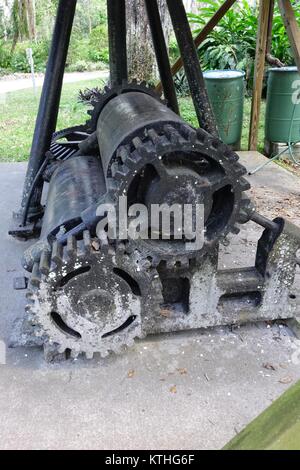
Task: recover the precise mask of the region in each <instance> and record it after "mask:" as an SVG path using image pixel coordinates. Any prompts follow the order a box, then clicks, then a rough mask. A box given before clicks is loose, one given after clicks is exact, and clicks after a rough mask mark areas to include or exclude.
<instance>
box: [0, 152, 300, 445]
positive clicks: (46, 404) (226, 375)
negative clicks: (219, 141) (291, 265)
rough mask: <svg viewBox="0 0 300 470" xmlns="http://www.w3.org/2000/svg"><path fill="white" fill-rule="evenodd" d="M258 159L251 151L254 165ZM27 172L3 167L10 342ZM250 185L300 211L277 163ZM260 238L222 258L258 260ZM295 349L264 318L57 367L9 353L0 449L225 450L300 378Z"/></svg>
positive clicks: (1, 288)
mask: <svg viewBox="0 0 300 470" xmlns="http://www.w3.org/2000/svg"><path fill="white" fill-rule="evenodd" d="M261 158H262V157H261V156H260V155H259V154H256V153H254V154H253V153H251V154H243V155H242V160H243V161H244V162H245V163H246V164H247V165H248V167H251V168H252V167H254V166H255V165H256V164H257V162H258V161H261ZM25 168H26V166H25V165H24V164H1V165H0V213H1V225H0V260H1V269H0V339H1V340H2V341H4V342H6V343H7V340H8V337H9V333H10V330H11V327H12V324H13V321H14V319H15V318H16V317H17V316H18V315H20V313H21V312H22V309H23V307H24V304H25V300H24V292H22V291H21V292H14V291H13V290H12V283H13V278H14V277H15V276H16V275H18V273H20V272H21V270H20V257H21V255H22V253H23V251H24V249H25V248H26V244H24V243H22V242H18V241H16V240H12V239H10V238H9V237H8V235H7V230H8V226H9V223H10V220H11V213H12V211H13V210H14V209H15V208H16V207H17V206H18V203H19V200H20V195H21V190H22V184H23V178H24V172H25ZM251 180H252V184H253V186H254V189H253V194H254V196H256V195H258V198H257V200H258V202H259V201H260V199H259V197H262V195H264V194H266V195H267V196H266V197H267V202H266V203H264V204H263V201H261V202H260V204H261V205H262V206H263V207H262V209H263V211H264V212H265V213H267V215H268V212H274V213H276V215H279V214H280V211H281V210H282V204H281V202H282V198H283V197H287V198H290V197H291V194H293V197H294V198H295V201H296V202H297V204H298V206H296V208H295V211H294V209H293V208H292V204H291V203H290V204H288V203H287V204H285V205H284V207H286V209H287V210H288V211H290V212H291V214H290V215H294V217H291V218H292V219H297V218H299V213H298V214H297V212H298V208H299V201H300V192H299V179H298V178H296V177H294V176H293V175H291V174H290V173H288V172H285V171H284V170H282V169H281V168H279V167H277V166H275V165H272V166H270V167H268V168H267V169H266V170H263V171H262V172H261V173H258V174H257V175H256V176H255V177H251ZM293 211H294V212H293ZM272 215H273V214H272ZM258 236H259V232H258V231H257V228H256V227H255V226H254V225H251V226H250V225H249V230H248V231H247V232H246V231H245V230H243V231H242V233H241V235H240V236H239V238H238V239H234V240H233V242H234V243H233V245H232V247H230V248H225V249H224V250H223V255H222V259H221V264H222V265H226V266H228V265H237V264H239V265H242V264H244V263H249V262H250V261H249V260H250V259H251V257H252V258H254V249H255V241H256V239H257V237H258ZM232 251H235V253H238V256H237V255H235V257H234V258H232V255H231V253H232ZM299 285H300V284H297V288H299ZM298 347H299V346H298ZM296 348H297V344H296V342H295V338H294V337H293V335H292V333H291V331H290V330H289V329H288V328H286V327H285V326H282V325H280V326H279V325H277V326H270V325H266V324H260V325H250V326H249V325H248V326H246V327H242V328H238V329H234V330H232V331H231V330H230V329H228V328H226V329H218V330H214V331H206V332H199V331H197V332H191V333H184V334H176V335H167V336H161V337H159V338H157V337H152V338H149V339H148V340H146V341H142V342H139V343H138V344H136V346H135V347H134V348H133V349H132V350H131V351H129V352H128V354H126V355H124V356H121V357H116V356H113V357H110V358H108V359H106V360H101V359H100V358H95V359H94V360H93V361H91V362H86V361H84V360H82V359H79V360H77V361H74V362H67V363H63V364H59V365H49V364H46V363H45V362H44V361H43V357H42V353H41V351H40V350H38V349H34V350H31V349H16V350H8V351H7V356H6V365H0V416H1V420H0V447H1V448H3V449H15V448H17V449H74V448H75V449H78V448H80V449H144V448H146V449H154V448H155V449H218V448H221V447H222V446H223V445H225V443H226V442H228V441H229V440H230V439H231V438H232V437H233V436H234V435H235V434H236V433H237V432H238V431H240V430H241V429H242V428H243V427H244V426H245V425H246V424H247V423H249V422H250V421H251V420H252V419H253V418H254V417H255V416H257V415H258V414H259V413H260V412H261V411H263V410H264V408H265V407H266V406H268V405H269V404H270V403H271V402H272V401H273V400H274V399H275V398H277V397H278V396H279V395H280V394H281V393H282V392H283V391H284V390H285V389H286V388H287V387H289V386H290V385H291V384H292V383H293V382H295V381H297V380H298V379H299V378H300V366H299V365H296V364H294V363H293V361H292V358H293V357H294V356H293V354H294V353H295V352H296ZM0 357H1V356H0ZM273 369H274V370H273Z"/></svg>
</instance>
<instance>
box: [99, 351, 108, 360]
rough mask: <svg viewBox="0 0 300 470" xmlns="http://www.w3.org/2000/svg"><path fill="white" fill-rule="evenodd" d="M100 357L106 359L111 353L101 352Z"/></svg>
mask: <svg viewBox="0 0 300 470" xmlns="http://www.w3.org/2000/svg"><path fill="white" fill-rule="evenodd" d="M100 356H101V357H102V359H105V358H106V357H108V356H109V352H108V351H100Z"/></svg>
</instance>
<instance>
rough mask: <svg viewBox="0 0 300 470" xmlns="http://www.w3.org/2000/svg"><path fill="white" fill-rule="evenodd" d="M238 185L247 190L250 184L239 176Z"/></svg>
mask: <svg viewBox="0 0 300 470" xmlns="http://www.w3.org/2000/svg"><path fill="white" fill-rule="evenodd" d="M240 187H241V190H242V191H248V190H249V189H251V184H250V183H249V181H247V180H246V179H245V178H241V179H240Z"/></svg>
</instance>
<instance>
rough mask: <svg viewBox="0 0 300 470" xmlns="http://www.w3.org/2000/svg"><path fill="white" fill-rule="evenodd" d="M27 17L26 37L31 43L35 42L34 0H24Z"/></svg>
mask: <svg viewBox="0 0 300 470" xmlns="http://www.w3.org/2000/svg"><path fill="white" fill-rule="evenodd" d="M25 8H26V15H27V25H28V27H27V30H28V37H29V39H30V40H31V41H35V40H36V22H35V0H25Z"/></svg>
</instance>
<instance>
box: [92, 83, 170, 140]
mask: <svg viewBox="0 0 300 470" xmlns="http://www.w3.org/2000/svg"><path fill="white" fill-rule="evenodd" d="M130 92H140V93H144V94H146V95H150V96H152V98H155V99H156V100H158V101H160V102H161V103H164V104H166V101H165V100H163V99H161V97H160V95H158V94H157V92H156V91H155V89H154V88H151V87H150V86H148V85H147V83H146V82H142V83H138V82H137V81H136V80H133V81H132V82H130V83H128V82H126V81H124V83H123V84H122V85H119V86H115V87H113V88H110V87H108V86H106V87H104V90H103V92H102V93H99V94H96V95H94V100H93V101H91V105H92V106H93V108H92V109H89V110H88V114H89V115H90V116H91V119H90V120H88V121H87V122H86V126H87V128H88V129H89V131H90V132H95V131H96V129H97V124H98V119H99V116H100V114H101V111H102V110H103V109H104V107H105V106H106V105H107V103H109V101H111V100H112V99H113V98H115V97H116V96H118V95H123V94H125V93H130Z"/></svg>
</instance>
